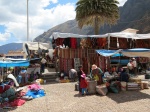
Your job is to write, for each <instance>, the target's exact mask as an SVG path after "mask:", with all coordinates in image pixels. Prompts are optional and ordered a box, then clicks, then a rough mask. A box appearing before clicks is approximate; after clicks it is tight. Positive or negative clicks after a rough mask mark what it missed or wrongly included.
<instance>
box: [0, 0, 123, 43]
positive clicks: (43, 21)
mask: <svg viewBox="0 0 150 112" xmlns="http://www.w3.org/2000/svg"><path fill="white" fill-rule="evenodd" d="M118 1H119V2H120V5H122V4H124V2H125V1H126V0H118ZM68 2H69V0H68ZM76 2H77V1H76ZM56 3H57V4H58V5H57V6H56V7H53V4H56ZM28 5H29V8H28V11H29V38H30V39H29V40H33V39H34V38H35V37H37V36H39V35H40V34H42V33H43V32H45V31H47V30H48V29H50V28H52V27H53V26H56V25H58V24H60V23H63V22H65V21H67V20H71V19H74V18H75V3H67V4H63V5H62V4H59V2H58V0H29V1H28ZM47 6H50V7H51V8H50V9H45V7H47ZM0 18H1V19H0V25H5V27H6V29H5V31H6V32H7V33H1V34H0V40H1V41H9V40H7V39H10V36H11V34H12V35H13V36H14V37H16V38H17V39H18V41H26V40H27V39H26V37H27V0H0ZM11 40H12V39H11Z"/></svg>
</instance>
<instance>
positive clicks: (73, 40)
mask: <svg viewBox="0 0 150 112" xmlns="http://www.w3.org/2000/svg"><path fill="white" fill-rule="evenodd" d="M70 42H71V48H73V49H76V48H77V39H76V38H71V39H70Z"/></svg>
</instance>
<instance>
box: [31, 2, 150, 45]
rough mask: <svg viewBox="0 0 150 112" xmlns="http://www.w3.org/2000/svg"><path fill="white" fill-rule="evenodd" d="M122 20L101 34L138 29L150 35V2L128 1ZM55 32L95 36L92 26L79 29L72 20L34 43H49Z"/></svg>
mask: <svg viewBox="0 0 150 112" xmlns="http://www.w3.org/2000/svg"><path fill="white" fill-rule="evenodd" d="M119 10H120V19H119V20H118V23H117V24H116V25H113V26H111V27H110V26H109V25H105V26H103V27H101V28H100V34H105V33H111V32H120V31H122V30H124V29H126V28H134V29H138V30H139V32H138V33H150V0H128V1H127V2H126V3H125V4H124V6H122V7H119ZM53 32H64V33H75V34H90V35H92V34H94V30H93V28H92V27H90V26H85V27H84V28H83V29H79V28H78V25H77V22H76V20H70V21H67V22H65V23H62V24H60V25H57V26H55V27H53V28H51V29H49V30H48V31H47V32H44V33H43V34H41V35H39V36H38V37H36V38H35V40H34V41H40V42H47V41H49V37H50V36H51V34H52V33H53Z"/></svg>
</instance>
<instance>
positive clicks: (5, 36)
mask: <svg viewBox="0 0 150 112" xmlns="http://www.w3.org/2000/svg"><path fill="white" fill-rule="evenodd" d="M10 36H11V35H10V33H3V34H2V33H0V41H3V42H4V41H6V40H7V39H9V38H10Z"/></svg>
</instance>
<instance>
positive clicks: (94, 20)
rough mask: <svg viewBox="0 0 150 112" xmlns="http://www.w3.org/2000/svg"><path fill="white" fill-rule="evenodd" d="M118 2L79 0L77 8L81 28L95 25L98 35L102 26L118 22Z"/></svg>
mask: <svg viewBox="0 0 150 112" xmlns="http://www.w3.org/2000/svg"><path fill="white" fill-rule="evenodd" d="M117 4H119V2H118V1H117V0H79V1H78V2H77V3H76V9H75V10H76V20H77V21H78V26H79V28H81V29H82V27H83V26H84V25H90V26H93V27H94V31H95V34H96V35H97V34H98V33H99V29H100V26H103V25H104V24H109V25H113V24H116V22H117V20H118V19H119V8H118V6H117Z"/></svg>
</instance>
